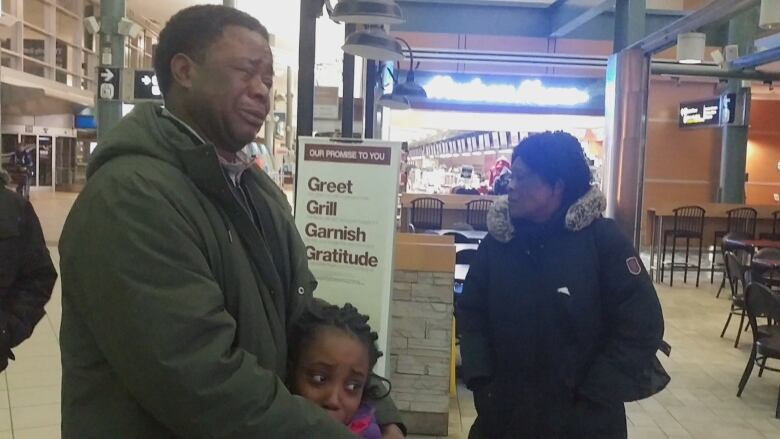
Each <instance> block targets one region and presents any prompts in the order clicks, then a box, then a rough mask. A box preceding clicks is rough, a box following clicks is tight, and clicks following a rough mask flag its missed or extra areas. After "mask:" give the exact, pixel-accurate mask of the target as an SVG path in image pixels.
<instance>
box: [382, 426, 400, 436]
mask: <svg viewBox="0 0 780 439" xmlns="http://www.w3.org/2000/svg"><path fill="white" fill-rule="evenodd" d="M382 439H404V432H403V431H401V429H400V428H398V426H397V425H395V424H388V425H383V426H382Z"/></svg>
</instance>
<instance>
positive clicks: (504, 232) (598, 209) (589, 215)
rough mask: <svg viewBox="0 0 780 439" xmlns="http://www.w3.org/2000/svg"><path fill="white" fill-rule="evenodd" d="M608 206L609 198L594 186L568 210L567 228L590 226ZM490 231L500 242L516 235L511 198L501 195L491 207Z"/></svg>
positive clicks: (575, 228) (489, 217)
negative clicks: (510, 213) (511, 215)
mask: <svg viewBox="0 0 780 439" xmlns="http://www.w3.org/2000/svg"><path fill="white" fill-rule="evenodd" d="M606 208H607V199H606V198H605V197H604V194H602V193H601V190H599V188H598V187H596V186H593V187H591V189H590V190H589V191H588V192H587V193H586V194H585V195H583V196H582V197H581V198H580V199H579V200H577V201H576V202H574V204H572V205H571V207H569V210H568V211H567V212H566V219H565V227H566V230H568V231H571V232H577V231H580V230H582V229H584V228H585V227H588V226H589V225H591V224H592V223H593V221H595V220H596V219H597V218H599V217H600V216H601V215H602V214H603V213H604V211H605V210H606ZM487 224H488V231H489V232H490V234H491V235H492V236H493V237H494V238H495V239H496V240H497V241H499V242H503V243H507V242H509V241H511V240H512V238H514V236H515V227H514V225H512V219H511V218H510V217H509V200H508V199H507V197H505V196H504V197H501V198H499V199H498V200H496V202H494V203H493V206H492V207H491V208H490V211H489V212H488V216H487Z"/></svg>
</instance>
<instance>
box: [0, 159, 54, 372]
mask: <svg viewBox="0 0 780 439" xmlns="http://www.w3.org/2000/svg"><path fill="white" fill-rule="evenodd" d="M10 180H11V178H10V176H9V175H8V173H6V172H5V170H3V169H0V371H2V370H5V368H6V367H8V361H9V360H13V359H14V355H13V352H12V351H11V349H12V348H14V347H16V346H18V345H19V344H20V343H21V342H22V341H24V340H26V339H27V338H29V337H30V336H31V335H32V333H33V329H34V328H35V325H36V324H37V323H38V322H39V321H40V320H41V319H42V318H43V316H44V314H45V311H44V309H43V308H44V306H45V305H46V303H47V302H48V301H49V298H50V297H51V293H52V290H53V289H54V284H55V282H56V281H57V271H56V270H55V269H54V264H53V263H52V261H51V256H50V255H49V250H48V249H47V248H46V241H45V240H44V238H43V231H42V230H41V224H40V222H39V221H38V216H37V215H36V214H35V210H34V209H33V207H32V204H30V202H29V201H27V200H25V199H24V198H22V197H21V196H19V195H18V194H16V193H14V192H13V191H10V190H8V189H7V188H6V185H7V184H9V183H10Z"/></svg>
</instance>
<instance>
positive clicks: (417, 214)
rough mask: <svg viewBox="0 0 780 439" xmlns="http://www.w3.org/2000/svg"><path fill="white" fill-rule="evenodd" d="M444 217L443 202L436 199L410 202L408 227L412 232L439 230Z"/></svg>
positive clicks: (420, 199) (426, 198)
mask: <svg viewBox="0 0 780 439" xmlns="http://www.w3.org/2000/svg"><path fill="white" fill-rule="evenodd" d="M443 216H444V201H441V200H439V199H438V198H432V197H423V198H417V199H416V200H413V201H412V212H411V220H410V221H409V222H410V225H411V226H412V231H413V232H415V233H419V232H422V231H425V230H440V229H441V223H442V217H443Z"/></svg>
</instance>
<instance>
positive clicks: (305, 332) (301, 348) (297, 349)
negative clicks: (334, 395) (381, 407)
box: [288, 299, 390, 399]
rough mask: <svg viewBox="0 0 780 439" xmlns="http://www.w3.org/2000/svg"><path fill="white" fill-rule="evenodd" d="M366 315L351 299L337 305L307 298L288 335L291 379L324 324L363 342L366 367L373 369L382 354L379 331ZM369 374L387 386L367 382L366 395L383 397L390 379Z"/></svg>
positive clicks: (387, 391)
mask: <svg viewBox="0 0 780 439" xmlns="http://www.w3.org/2000/svg"><path fill="white" fill-rule="evenodd" d="M368 319H369V317H368V316H367V315H365V314H361V313H360V312H359V311H358V310H357V308H355V307H354V306H353V305H352V304H350V303H347V304H346V305H344V306H342V307H339V306H336V305H332V304H330V303H328V302H326V301H324V300H322V299H313V300H312V301H311V302H309V304H308V306H307V307H306V309H305V310H304V312H303V314H301V316H300V317H299V318H298V319H297V320H296V321H295V322H294V323H293V324H292V327H291V330H290V335H289V337H288V340H289V343H290V351H289V362H288V365H289V369H288V370H289V372H290V373H288V376H289V377H290V379H291V380H292V379H293V376H294V371H295V368H296V367H297V365H298V363H299V361H300V358H301V354H302V353H303V352H305V350H306V349H308V348H309V346H310V345H311V343H312V342H314V340H315V339H316V337H317V333H318V331H319V330H321V329H323V328H337V329H340V330H342V331H344V332H345V333H347V334H349V335H350V336H352V337H354V338H355V339H356V340H358V341H359V342H360V343H361V344H362V345H364V346H365V347H366V348H367V349H368V361H369V370H373V369H374V366H375V365H376V363H377V361H378V360H379V358H381V357H382V355H383V354H382V352H381V351H380V350H379V347H378V346H377V344H376V341H377V339H378V338H379V335H378V334H377V333H376V332H375V331H372V330H371V326H369V325H368ZM371 375H372V376H373V377H375V378H378V379H379V380H381V381H383V382H384V383H386V385H387V389H385V388H383V387H384V386H366V392H367V393H366V395H365V396H368V397H369V398H371V399H382V398H384V397H386V396H387V395H388V394H389V393H390V390H389V388H390V382H389V381H388V380H386V379H384V378H382V377H379V376H378V375H375V374H373V373H371Z"/></svg>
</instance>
